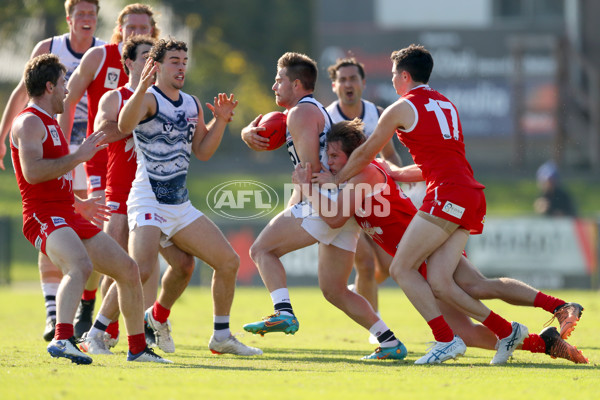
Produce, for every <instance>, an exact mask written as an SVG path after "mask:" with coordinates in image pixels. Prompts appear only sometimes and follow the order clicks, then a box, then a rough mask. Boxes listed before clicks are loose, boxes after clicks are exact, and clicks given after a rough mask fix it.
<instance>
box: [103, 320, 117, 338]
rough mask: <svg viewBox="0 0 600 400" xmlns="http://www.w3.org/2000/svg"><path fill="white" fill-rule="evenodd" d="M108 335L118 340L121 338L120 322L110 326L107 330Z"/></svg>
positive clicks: (112, 323)
mask: <svg viewBox="0 0 600 400" xmlns="http://www.w3.org/2000/svg"><path fill="white" fill-rule="evenodd" d="M106 333H108V334H109V335H110V337H111V338H113V339H116V338H118V337H119V321H114V322H111V323H110V324H108V327H107V328H106Z"/></svg>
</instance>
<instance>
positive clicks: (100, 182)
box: [83, 149, 108, 195]
mask: <svg viewBox="0 0 600 400" xmlns="http://www.w3.org/2000/svg"><path fill="white" fill-rule="evenodd" d="M107 163H108V153H107V151H106V149H104V150H100V151H99V152H97V153H96V155H95V156H94V157H92V159H91V160H89V161H86V162H85V164H83V167H84V168H85V175H86V177H87V192H88V195H90V194H91V193H92V192H95V191H96V190H105V189H106V164H107Z"/></svg>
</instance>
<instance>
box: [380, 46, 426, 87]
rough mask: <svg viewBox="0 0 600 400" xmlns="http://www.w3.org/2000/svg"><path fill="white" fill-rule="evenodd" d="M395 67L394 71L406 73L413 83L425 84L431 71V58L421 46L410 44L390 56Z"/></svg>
mask: <svg viewBox="0 0 600 400" xmlns="http://www.w3.org/2000/svg"><path fill="white" fill-rule="evenodd" d="M390 58H391V59H392V62H394V63H395V65H396V70H398V71H402V70H404V71H406V72H408V73H409V74H410V76H411V77H412V79H413V81H415V82H421V83H427V82H429V77H430V76H431V71H432V70H433V57H431V53H430V52H429V51H428V50H427V49H426V48H425V47H423V46H421V45H417V44H411V45H410V46H408V47H405V48H403V49H401V50H397V51H394V52H393V53H392V55H391V56H390Z"/></svg>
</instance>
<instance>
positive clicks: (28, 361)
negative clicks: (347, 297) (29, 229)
mask: <svg viewBox="0 0 600 400" xmlns="http://www.w3.org/2000/svg"><path fill="white" fill-rule="evenodd" d="M290 292H291V296H292V300H293V304H294V309H295V311H296V313H297V315H298V316H299V320H300V330H299V332H298V333H297V334H296V335H295V336H286V335H283V334H271V335H267V336H265V337H264V338H261V337H259V336H252V335H250V334H244V335H243V336H242V337H241V340H242V341H244V342H245V343H247V344H249V345H253V346H258V347H261V348H262V349H263V350H264V351H265V354H264V356H262V357H257V358H241V357H234V356H213V355H212V354H211V353H210V352H209V350H208V349H207V346H206V344H207V342H208V339H209V337H210V334H211V330H212V315H211V314H212V313H211V309H212V308H211V300H210V294H209V291H208V289H207V288H190V289H188V290H187V291H186V293H184V295H183V297H182V298H181V299H180V301H179V302H178V303H177V304H176V307H175V308H174V310H173V313H172V315H171V321H172V324H173V334H174V338H175V342H176V346H177V351H176V353H174V354H173V355H169V358H170V359H172V360H173V361H174V362H175V364H173V365H168V366H164V365H155V364H129V363H127V362H126V361H125V352H126V345H125V340H124V338H123V339H121V342H120V343H119V345H118V346H117V348H116V355H115V356H95V357H94V363H93V364H92V365H89V366H76V365H73V364H71V363H70V362H68V361H67V360H65V359H52V358H51V357H50V356H49V355H48V354H47V353H46V350H45V347H46V344H45V342H43V341H42V339H41V333H42V329H43V320H44V310H43V300H42V295H41V293H40V291H39V289H38V286H37V284H36V285H34V284H27V285H23V284H21V285H13V286H12V287H3V288H0V304H2V305H3V309H2V312H1V313H0V326H2V329H1V330H0V339H1V340H2V346H1V347H0V398H2V399H16V398H22V399H35V398H41V399H57V398H84V399H96V398H98V399H107V398H116V396H119V397H120V398H122V399H126V398H127V399H128V398H134V396H135V398H142V397H143V398H157V399H171V398H173V399H174V398H198V399H202V398H223V399H236V398H246V399H250V398H267V397H273V398H292V399H297V398H298V399H320V398H327V399H350V398H352V399H354V398H357V399H365V398H386V397H387V396H390V397H391V396H393V398H407V399H474V398H477V399H519V400H520V399H528V398H541V399H546V398H548V399H549V398H552V399H569V400H573V399H591V398H596V396H597V395H594V393H597V386H598V376H599V375H598V372H599V368H598V361H599V360H600V347H599V346H598V344H597V340H598V332H599V331H600V318H599V317H598V312H599V311H600V298H599V297H598V294H597V293H595V292H586V291H568V292H567V291H562V292H552V294H554V295H556V296H559V297H562V298H565V299H567V300H573V301H578V302H581V303H582V304H584V305H585V307H586V310H585V313H584V315H583V318H582V320H581V321H580V323H579V326H578V327H577V329H576V330H575V332H574V333H573V335H572V336H571V338H570V340H569V341H570V342H571V343H573V344H576V345H578V348H580V349H581V350H583V352H584V354H585V355H586V356H587V357H589V359H590V362H591V364H589V365H575V364H572V363H570V362H568V361H566V360H560V359H559V360H553V359H551V358H550V357H548V356H546V355H543V354H530V353H526V352H523V351H517V352H516V353H515V356H514V358H513V360H512V362H510V363H509V364H508V365H506V366H494V367H492V366H490V365H489V361H490V359H491V358H492V356H493V352H492V351H486V350H479V349H475V348H469V349H468V351H467V354H466V355H465V357H463V358H461V359H460V360H459V361H457V362H448V363H445V364H443V365H437V366H415V365H413V364H412V363H413V362H414V360H415V359H416V358H418V357H419V356H420V355H422V354H423V353H424V352H425V350H426V347H427V344H426V342H427V341H429V340H431V334H430V332H429V329H428V328H427V325H426V324H425V322H424V321H423V320H422V319H421V318H420V316H419V315H418V314H417V312H416V311H415V310H414V308H412V307H411V306H410V304H409V303H408V301H407V299H406V297H405V296H404V295H403V293H402V292H401V291H400V290H399V289H395V288H386V289H383V290H382V291H381V294H380V303H381V311H382V315H383V316H384V318H385V320H386V321H387V323H388V325H389V326H390V327H391V328H392V329H393V330H394V331H395V332H396V333H397V335H398V336H399V337H400V338H401V339H402V340H403V341H404V343H405V344H406V346H407V348H408V350H409V353H408V357H407V360H405V361H403V362H389V361H388V362H385V361H384V362H364V361H361V360H360V357H361V356H363V355H365V354H367V353H369V352H370V351H372V350H373V346H372V345H369V344H368V343H367V340H366V339H367V336H368V334H367V332H366V331H365V330H364V329H362V328H361V327H359V326H358V325H356V324H355V323H353V322H352V321H351V320H350V319H348V318H347V317H346V316H345V315H344V314H343V313H341V312H340V311H338V310H337V309H335V308H334V307H333V306H331V305H329V304H328V303H327V302H326V301H325V300H324V299H323V298H322V296H321V295H320V293H319V291H318V289H316V288H291V290H290ZM487 304H488V305H490V307H491V308H493V309H494V310H495V311H496V312H499V313H500V314H502V315H504V316H505V317H506V318H507V319H513V320H519V321H520V322H522V323H525V324H526V325H528V326H529V327H530V330H531V331H536V332H537V331H539V330H540V329H541V327H542V324H543V323H544V322H545V321H546V320H547V319H548V317H549V314H548V313H546V312H544V311H542V310H540V309H531V308H526V307H514V306H510V305H507V304H504V303H502V302H499V301H490V302H487ZM270 310H271V302H270V298H269V295H268V293H267V291H266V290H265V289H264V288H239V289H238V290H237V293H236V299H235V301H234V306H233V310H232V320H231V326H232V331H233V332H234V333H238V332H241V331H242V329H241V327H242V325H243V324H244V323H246V322H250V321H253V320H256V319H257V318H259V317H261V316H264V315H265V314H266V313H268V312H269V311H270ZM209 396H210V397H209Z"/></svg>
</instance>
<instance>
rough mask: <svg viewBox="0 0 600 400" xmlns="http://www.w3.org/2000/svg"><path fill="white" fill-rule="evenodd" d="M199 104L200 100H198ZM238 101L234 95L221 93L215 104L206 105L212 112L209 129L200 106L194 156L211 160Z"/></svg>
mask: <svg viewBox="0 0 600 400" xmlns="http://www.w3.org/2000/svg"><path fill="white" fill-rule="evenodd" d="M196 102H198V99H196ZM237 105H238V101H237V100H235V99H234V96H233V94H230V95H229V96H227V95H226V94H225V93H219V94H218V95H217V97H215V98H214V100H213V104H210V103H206V107H208V109H209V110H210V111H211V112H212V114H213V117H214V118H213V120H212V121H210V122H209V124H208V127H207V126H206V125H204V122H203V121H204V116H203V112H202V108H201V107H200V106H198V110H199V114H198V125H196V131H195V132H194V138H193V139H192V151H193V152H194V155H195V156H196V157H197V158H198V159H199V160H202V161H206V160H209V159H210V158H211V157H212V156H213V154H215V151H217V149H218V148H219V145H220V144H221V140H222V139H223V133H224V132H225V127H226V126H227V124H228V123H229V122H230V121H231V120H232V118H233V115H234V114H235V112H234V111H233V110H234V109H235V107H237Z"/></svg>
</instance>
